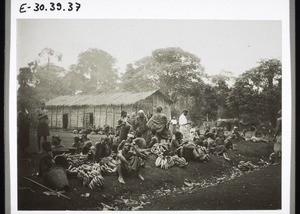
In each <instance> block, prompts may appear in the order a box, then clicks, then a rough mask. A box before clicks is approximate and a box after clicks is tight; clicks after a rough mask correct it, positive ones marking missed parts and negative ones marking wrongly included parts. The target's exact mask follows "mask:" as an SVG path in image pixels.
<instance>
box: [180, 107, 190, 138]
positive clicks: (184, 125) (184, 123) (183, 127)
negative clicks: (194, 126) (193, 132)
mask: <svg viewBox="0 0 300 214" xmlns="http://www.w3.org/2000/svg"><path fill="white" fill-rule="evenodd" d="M187 114H188V110H186V109H184V110H183V111H182V114H181V115H180V117H179V131H180V132H181V133H182V135H183V138H182V140H183V142H186V141H189V138H190V130H189V127H190V125H189V123H188V120H187V118H186V116H187Z"/></svg>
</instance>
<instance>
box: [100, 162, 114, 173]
mask: <svg viewBox="0 0 300 214" xmlns="http://www.w3.org/2000/svg"><path fill="white" fill-rule="evenodd" d="M116 171H117V165H114V164H113V163H111V162H109V163H106V164H102V165H101V172H103V173H114V172H116Z"/></svg>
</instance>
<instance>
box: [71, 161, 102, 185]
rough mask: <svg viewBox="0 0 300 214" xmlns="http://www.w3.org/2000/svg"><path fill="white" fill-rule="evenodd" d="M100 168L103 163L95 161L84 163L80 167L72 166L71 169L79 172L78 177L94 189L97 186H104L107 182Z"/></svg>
mask: <svg viewBox="0 0 300 214" xmlns="http://www.w3.org/2000/svg"><path fill="white" fill-rule="evenodd" d="M100 169H101V165H100V164H99V163H94V164H91V165H88V164H83V165H81V166H79V167H74V168H71V169H70V171H75V172H77V177H78V178H79V179H80V180H81V181H82V182H83V185H84V186H88V187H89V188H91V189H94V188H95V187H97V186H98V187H102V186H103V185H104V184H105V180H104V178H103V177H102V175H101V171H100Z"/></svg>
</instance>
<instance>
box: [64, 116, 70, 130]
mask: <svg viewBox="0 0 300 214" xmlns="http://www.w3.org/2000/svg"><path fill="white" fill-rule="evenodd" d="M68 123H69V117H68V114H63V129H67V128H68Z"/></svg>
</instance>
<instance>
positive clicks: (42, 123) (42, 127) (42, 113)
mask: <svg viewBox="0 0 300 214" xmlns="http://www.w3.org/2000/svg"><path fill="white" fill-rule="evenodd" d="M36 115H37V119H38V126H37V138H38V139H37V143H38V149H39V153H42V149H41V138H42V137H43V138H44V141H47V137H48V136H49V135H50V132H49V126H48V111H47V110H46V109H45V103H44V102H43V103H42V104H41V108H40V109H37V110H36Z"/></svg>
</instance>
